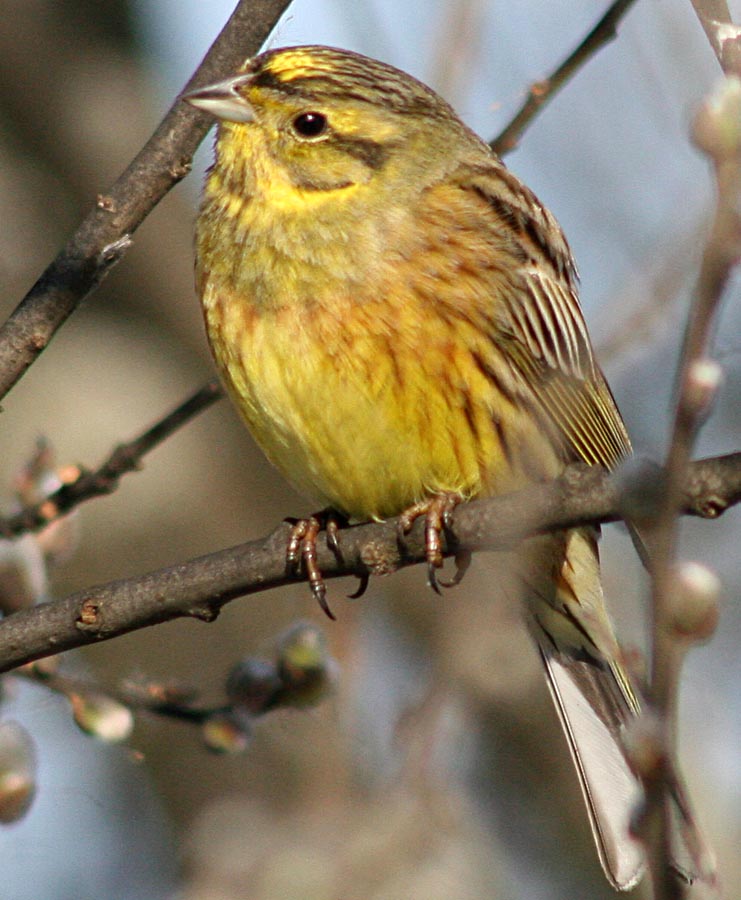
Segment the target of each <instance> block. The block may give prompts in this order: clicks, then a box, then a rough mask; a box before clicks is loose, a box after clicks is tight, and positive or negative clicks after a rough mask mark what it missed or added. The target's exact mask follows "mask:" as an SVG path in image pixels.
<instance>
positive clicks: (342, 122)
mask: <svg viewBox="0 0 741 900" xmlns="http://www.w3.org/2000/svg"><path fill="white" fill-rule="evenodd" d="M185 99H186V100H187V101H188V102H189V103H191V104H192V105H194V106H196V107H197V108H199V109H201V110H205V111H206V112H208V113H210V114H211V115H212V116H213V117H215V118H216V119H217V120H218V132H217V137H216V141H215V156H214V163H213V165H212V167H211V168H210V170H209V172H208V174H207V176H206V181H205V186H204V190H203V198H202V203H201V207H200V212H199V214H198V219H197V224H196V242H195V246H196V251H195V256H196V266H195V268H196V285H197V292H198V295H199V297H200V300H201V304H202V308H203V313H204V319H205V327H206V332H207V335H208V340H209V343H210V347H211V351H212V354H213V357H214V360H215V362H216V365H217V368H218V370H219V372H220V375H221V378H222V380H223V381H224V383H225V385H226V387H227V390H228V393H229V394H230V396H231V398H232V400H233V402H234V404H235V406H236V408H237V410H238V411H239V413H240V414H241V416H242V418H243V419H244V420H245V422H246V424H247V426H248V428H249V430H250V432H251V433H252V435H253V437H254V439H255V441H256V442H257V444H258V445H259V446H260V447H261V448H262V450H263V451H264V453H265V455H266V456H267V458H268V459H269V460H270V461H271V462H272V463H273V464H274V465H275V466H276V467H277V469H278V470H279V471H280V472H281V473H282V474H283V475H284V476H285V478H286V479H287V480H288V481H289V482H290V483H291V484H292V485H293V486H294V487H295V488H296V489H297V490H298V491H299V492H301V493H303V494H304V495H306V496H307V497H308V498H310V499H311V500H312V502H315V503H316V504H317V508H321V510H322V513H321V514H320V515H317V516H313V517H309V518H307V519H304V520H300V522H299V523H298V524H297V526H296V528H295V530H294V532H293V535H292V546H291V548H290V549H289V556H291V557H292V558H294V559H295V555H296V553H297V552H298V553H299V555H303V557H304V561H305V563H306V566H307V569H308V570H309V576H310V580H311V581H312V585H313V588H314V590H315V593H316V594H317V596H318V597H319V599H320V600H322V601H323V583H322V580H321V573H319V572H318V571H317V570H316V561H315V557H314V556H313V544H314V541H315V539H316V535H317V533H318V531H319V529H320V528H321V527H322V526H325V525H326V526H327V528H328V533H329V537H330V538H331V539H332V540H333V541H336V540H337V530H336V528H337V524H338V523H340V524H341V522H342V521H345V520H347V521H349V520H353V521H355V520H357V521H366V520H376V521H383V520H386V519H389V518H392V517H397V516H400V517H401V520H400V521H401V522H402V523H403V527H405V528H406V527H408V526H409V525H410V523H411V522H412V521H414V519H416V518H418V517H419V516H422V517H424V518H425V523H426V539H427V556H428V564H429V567H430V571H431V576H432V579H433V581H434V572H435V569H437V568H438V567H439V566H440V565H441V562H442V559H441V554H440V540H439V538H440V531H441V529H444V527H445V525H446V524H447V523H449V522H450V521H451V518H452V516H453V514H454V513H453V511H454V508H455V506H456V504H457V503H460V502H463V501H465V500H468V499H471V498H478V497H489V496H495V495H499V494H503V493H506V492H510V491H515V490H517V489H519V488H521V487H524V486H526V485H528V484H532V483H534V482H539V481H544V480H548V479H551V478H554V477H557V476H558V475H559V474H560V473H562V472H563V471H564V469H565V467H566V466H568V465H569V464H570V463H573V462H582V463H585V464H587V465H598V466H603V467H605V468H607V469H608V470H612V469H615V468H616V467H617V466H618V465H619V464H620V463H621V462H622V461H623V460H625V459H626V458H628V457H629V456H630V455H631V453H632V448H631V443H630V439H629V437H628V433H627V431H626V428H625V425H624V424H623V420H622V418H621V415H620V413H619V411H618V408H617V406H616V403H615V400H614V398H613V395H612V393H611V391H610V388H609V387H608V384H607V382H606V380H605V378H604V376H603V374H602V372H601V370H600V368H599V366H598V364H597V361H596V360H595V355H594V352H593V349H592V345H591V342H590V338H589V335H588V332H587V327H586V324H585V320H584V316H583V314H582V310H581V307H580V303H579V299H578V275H577V269H576V265H575V262H574V259H573V255H572V253H571V250H570V248H569V245H568V243H567V240H566V238H565V236H564V234H563V231H562V230H561V227H560V226H559V224H558V222H557V221H556V219H555V217H554V216H553V215H552V213H551V212H549V210H548V209H547V208H546V207H545V206H544V205H543V204H542V203H541V202H540V201H539V200H538V198H537V197H536V196H535V194H534V193H533V192H532V191H531V190H530V189H529V188H528V187H526V186H525V185H524V184H523V183H522V182H521V181H520V180H519V179H518V178H517V177H516V176H515V175H514V174H513V173H512V172H511V171H510V170H509V169H508V168H507V167H506V166H505V165H504V163H503V162H502V161H501V159H500V158H499V157H498V156H497V155H496V154H495V153H494V152H493V151H492V150H491V149H490V147H489V146H488V144H487V143H486V142H485V141H483V140H482V139H481V138H479V137H478V136H477V135H476V134H475V133H474V132H473V131H472V130H471V129H470V128H468V127H467V126H466V125H465V124H464V123H463V122H462V121H461V119H460V118H459V117H458V116H457V115H456V113H455V112H454V110H453V109H452V107H451V106H450V105H449V104H448V103H447V102H446V101H445V100H443V99H442V98H441V97H440V96H439V95H438V94H436V93H435V92H434V91H433V90H431V89H430V88H429V87H427V86H426V85H424V84H422V83H421V82H420V81H418V80H416V79H415V78H413V77H412V76H410V75H408V74H406V73H405V72H402V71H401V70H399V69H396V68H394V67H392V66H390V65H388V64H386V63H383V62H380V61H378V60H374V59H371V58H369V57H365V56H362V55H360V54H357V53H354V52H350V51H346V50H340V49H336V48H331V47H323V46H311V45H307V46H297V47H288V48H278V49H271V50H268V51H266V52H264V53H262V54H259V55H257V56H255V57H251V58H249V59H247V60H246V61H245V62H244V64H243V65H242V66H241V67H240V68H239V69H238V71H237V72H236V73H234V74H233V75H230V76H229V77H227V78H225V79H223V80H220V81H218V82H216V83H214V84H210V85H206V86H204V87H201V88H198V89H196V90H194V91H192V92H190V93H189V94H188V95H186V97H185ZM597 541H598V531H597V529H596V528H591V527H579V528H572V529H570V530H567V531H565V532H563V533H558V534H554V535H546V536H540V537H535V538H532V539H530V540H529V541H526V542H525V543H524V544H523V552H522V554H521V568H522V581H523V585H524V599H523V612H524V616H525V619H526V622H527V625H528V627H529V630H530V632H531V634H532V635H533V637H534V639H535V643H536V646H537V649H538V652H539V655H540V657H541V659H542V662H543V666H544V672H545V675H546V680H547V683H548V686H549V688H550V692H551V695H552V697H553V700H554V703H555V706H556V709H557V712H558V715H559V717H560V721H561V724H562V726H563V730H564V733H565V735H566V738H567V741H568V744H569V747H570V750H571V754H572V757H573V759H574V762H575V765H576V770H577V774H578V777H579V781H580V784H581V788H582V791H583V794H584V797H585V800H586V805H587V810H588V814H589V820H590V824H591V827H592V832H593V835H594V838H595V843H596V847H597V851H598V855H599V859H600V862H601V864H602V867H603V869H604V872H605V875H606V877H607V879H608V880H609V882H610V884H611V885H613V887H615V888H617V889H620V890H627V889H629V888H631V887H632V886H633V885H634V884H636V883H637V882H638V880H639V879H640V877H641V874H642V872H643V869H644V858H643V851H642V848H641V846H640V845H639V843H638V842H637V841H636V840H634V839H633V837H632V836H631V834H630V822H631V816H632V815H633V813H634V810H635V807H636V804H637V803H638V802H639V800H640V797H641V785H640V783H639V781H638V779H637V778H636V776H635V775H634V774H633V772H632V771H631V768H630V765H629V764H628V762H627V760H626V754H625V752H624V749H623V740H622V736H623V733H624V730H625V729H626V727H628V725H629V724H630V722H631V721H632V720H633V719H634V718H635V717H636V716H637V715H638V713H639V710H640V701H639V697H638V694H637V691H636V689H635V687H634V686H633V684H632V683H631V679H630V677H629V676H628V674H627V671H626V668H625V665H624V662H623V660H622V656H621V651H620V648H619V645H618V642H617V639H616V637H615V633H614V630H613V627H612V624H611V622H610V618H609V616H608V613H607V611H606V607H605V602H604V598H603V591H602V586H601V579H600V567H599V556H598V544H597ZM297 548H298V549H297Z"/></svg>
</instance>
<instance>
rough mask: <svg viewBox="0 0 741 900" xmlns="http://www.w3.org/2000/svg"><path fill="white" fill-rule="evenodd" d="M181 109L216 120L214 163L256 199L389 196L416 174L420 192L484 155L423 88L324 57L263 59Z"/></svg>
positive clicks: (342, 54)
mask: <svg viewBox="0 0 741 900" xmlns="http://www.w3.org/2000/svg"><path fill="white" fill-rule="evenodd" d="M186 99H187V100H188V101H189V102H190V103H192V104H194V105H195V106H198V107H200V108H202V109H204V110H207V111H208V112H210V113H211V114H212V115H215V116H216V117H218V118H219V119H220V120H221V122H220V130H219V137H218V141H217V154H218V159H219V161H220V162H221V163H222V164H225V165H227V166H229V168H230V169H231V170H232V171H233V172H234V174H235V176H236V177H237V178H238V179H239V183H240V186H241V189H242V190H243V191H244V190H247V191H250V190H252V191H254V192H260V190H261V182H262V181H263V180H265V181H266V183H268V182H269V187H270V191H271V194H272V196H275V188H276V182H277V181H280V182H283V183H284V185H285V186H286V187H287V186H289V185H290V186H292V187H293V188H295V189H297V190H299V191H301V192H304V191H343V190H347V189H351V188H352V187H353V186H357V185H363V184H368V183H370V182H371V181H375V182H377V183H382V184H383V185H384V186H385V188H386V189H388V190H393V189H394V188H395V187H399V186H402V185H405V184H408V183H409V173H410V172H412V171H413V172H414V175H415V177H414V183H415V184H416V185H418V184H419V177H420V173H425V174H426V177H429V179H430V180H436V179H438V178H439V177H441V175H443V174H444V173H445V171H446V170H447V169H448V168H450V166H451V161H453V162H455V161H456V160H459V159H460V154H461V153H465V151H466V149H468V150H473V148H476V149H475V150H474V152H477V153H479V154H480V153H481V149H482V143H481V141H480V140H479V138H477V137H476V136H475V135H474V134H473V133H472V132H471V131H469V129H467V128H466V127H465V126H464V125H463V124H462V123H461V122H460V120H459V119H458V117H457V116H456V114H455V113H454V112H453V110H452V109H451V107H450V106H449V105H448V104H447V103H446V102H445V101H444V100H442V99H441V98H440V97H439V96H438V95H437V94H435V93H434V91H432V90H430V89H429V88H428V87H426V86H425V85H423V84H422V83H421V82H419V81H417V80H416V79H414V78H412V77H411V76H410V75H407V74H406V73H404V72H401V71H399V70H398V69H395V68H393V67H391V66H388V65H385V64H384V63H381V62H378V61H376V60H373V59H369V58H367V57H363V56H360V55H359V54H355V53H349V52H347V51H342V50H335V49H332V48H329V47H319V46H306V47H294V48H288V49H282V50H273V51H270V52H268V53H263V54H261V55H260V56H256V57H254V58H253V59H250V60H247V62H246V63H245V64H244V65H243V66H242V68H241V70H240V72H239V73H238V74H237V75H236V76H235V77H232V78H229V79H226V80H225V81H222V82H219V83H217V84H214V85H211V86H210V87H207V88H203V89H201V90H198V91H195V92H193V93H191V94H189V95H188V96H187V98H186ZM246 159H249V160H250V165H249V166H245V165H244V161H245V160H246ZM255 160H258V165H257V166H255ZM240 161H241V162H242V164H240ZM379 175H380V176H381V177H377V176H379Z"/></svg>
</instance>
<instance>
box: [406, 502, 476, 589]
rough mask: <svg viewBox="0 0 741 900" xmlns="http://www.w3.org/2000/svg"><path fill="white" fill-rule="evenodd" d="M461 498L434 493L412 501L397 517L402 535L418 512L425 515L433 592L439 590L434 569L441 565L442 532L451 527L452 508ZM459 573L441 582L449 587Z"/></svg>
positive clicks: (429, 579)
mask: <svg viewBox="0 0 741 900" xmlns="http://www.w3.org/2000/svg"><path fill="white" fill-rule="evenodd" d="M462 499H463V498H462V497H461V495H460V494H454V493H450V492H448V493H442V494H435V496H434V497H430V498H429V499H428V500H423V501H421V502H420V503H415V504H414V506H410V507H409V509H407V510H405V511H404V512H403V513H402V514H401V516H400V517H399V532H400V533H401V535H405V534H407V533H408V532H409V531H410V529H411V527H412V525H414V522H415V520H416V519H418V518H420V516H424V517H425V556H426V558H427V583H428V584H429V586H430V587H431V588H432V590H433V591H435V593H436V594H439V593H440V588H439V586H438V579H437V569H441V568H442V565H443V548H442V539H441V538H442V533H443V531H446V530H448V529H450V528H451V527H452V525H453V511H454V510H455V508H456V506H457V505H458V504H459V503H460V502H461V500H462ZM456 562H457V558H456ZM459 568H460V567H459ZM467 568H468V565H465V566H464V568H463V572H465V569H467ZM462 577H463V574H461V575H460V577H459V574H458V571H456V574H455V575H454V576H453V579H452V581H451V582H450V583H449V584H447V583H446V582H440V583H441V584H442V585H443V586H444V587H449V586H451V587H452V585H454V584H458V582H459V581H460V579H461V578H462Z"/></svg>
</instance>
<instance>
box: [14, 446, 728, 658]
mask: <svg viewBox="0 0 741 900" xmlns="http://www.w3.org/2000/svg"><path fill="white" fill-rule="evenodd" d="M656 480H657V478H656V477H655V476H654V477H652V481H654V482H655V481H656ZM618 482H619V479H615V478H613V477H610V476H609V475H608V474H607V473H606V472H604V471H603V470H601V469H599V468H597V467H591V468H590V467H584V466H574V467H571V468H570V469H568V470H567V471H566V472H565V473H564V475H563V476H562V477H561V478H559V479H557V480H555V481H553V482H551V483H548V484H540V485H533V486H532V487H530V488H527V489H526V490H523V491H520V492H518V493H515V494H510V495H507V496H502V497H495V498H490V499H486V500H477V501H473V502H471V503H468V504H463V505H461V506H460V507H458V509H457V510H456V512H455V526H454V529H453V534H452V535H451V536H450V540H449V541H447V542H446V548H445V552H446V555H451V553H453V552H454V551H455V550H456V549H463V548H465V549H468V550H472V551H477V550H497V549H504V548H507V547H512V546H513V545H515V544H516V543H517V542H518V541H520V540H521V539H522V538H523V537H525V536H527V535H528V534H534V533H541V532H545V531H553V530H558V529H560V528H566V527H572V526H575V525H579V524H585V523H596V522H609V521H615V520H617V519H619V518H621V512H620V510H621V498H622V496H623V489H622V488H621V487H620V485H619V484H618ZM684 487H685V499H684V504H683V505H684V510H685V512H687V513H688V514H691V515H699V516H703V517H710V518H715V517H716V516H718V515H720V513H721V512H723V511H724V510H725V509H726V508H727V507H728V506H731V505H733V504H735V503H738V502H739V501H741V452H740V453H735V454H731V455H729V456H723V457H718V458H716V459H708V460H702V461H699V462H695V463H693V464H692V466H691V468H690V471H689V473H688V476H687V480H686V483H685V486H684ZM288 530H289V526H288V525H287V524H286V523H283V524H282V525H280V526H279V527H278V528H277V529H276V530H275V531H274V532H273V533H272V534H270V535H268V536H267V537H265V538H263V539H261V540H257V541H251V542H249V543H246V544H241V545H239V546H237V547H231V548H229V549H227V550H221V551H219V552H217V553H212V554H209V555H207V556H203V557H200V558H198V559H193V560H190V561H189V562H185V563H181V564H178V565H175V566H171V567H169V568H166V569H160V570H158V571H155V572H150V573H148V574H146V575H140V576H137V577H134V578H128V579H124V580H121V581H115V582H109V583H108V584H103V585H99V586H97V587H92V588H86V589H85V590H82V591H78V592H77V593H75V594H72V595H70V596H69V597H66V598H65V599H62V600H57V601H54V602H51V603H45V604H41V605H39V606H36V607H33V608H31V609H26V610H22V611H20V612H17V613H14V614H13V615H10V616H8V617H7V618H6V619H4V620H3V621H2V622H0V672H3V671H8V670H10V669H13V668H15V667H17V666H19V665H22V664H24V663H28V662H32V661H33V660H36V659H40V658H42V657H44V656H49V655H52V654H54V653H59V652H61V651H63V650H70V649H72V648H74V647H80V646H83V645H85V644H91V643H96V642H98V641H101V640H109V639H110V638H113V637H116V636H118V635H120V634H126V633H127V632H130V631H135V630H136V629H139V628H144V627H146V626H148V625H156V624H158V623H160V622H166V621H169V620H171V619H176V618H181V617H185V616H191V617H193V618H197V619H201V620H203V621H206V622H210V621H212V620H213V619H215V618H216V616H217V615H218V613H219V610H220V609H221V607H222V606H223V605H224V604H225V603H227V602H229V601H230V600H233V599H235V598H236V597H240V596H245V595H247V594H254V593H258V592H260V591H264V590H267V589H269V588H273V587H279V586H281V585H285V584H288V583H291V582H295V581H297V580H303V578H296V577H293V576H290V575H287V574H286V544H287V540H288ZM423 531H424V525H423V523H422V522H419V523H418V524H417V526H415V527H414V528H413V529H412V531H411V533H410V534H409V535H408V537H406V538H405V539H404V541H403V544H402V543H400V541H399V538H398V529H397V523H396V521H395V520H391V521H389V522H384V523H371V524H367V525H359V526H354V527H351V528H348V529H346V530H343V531H342V532H341V550H342V560H341V561H340V560H338V559H337V558H336V557H335V555H334V553H333V552H332V550H331V549H330V548H329V547H327V545H326V543H325V542H324V540H321V541H320V542H319V546H318V548H317V549H318V560H319V565H320V567H321V569H322V572H323V573H324V575H325V577H326V578H336V577H339V576H342V575H356V576H363V575H366V574H372V575H382V574H388V573H390V572H393V571H395V570H397V569H399V568H401V567H403V566H408V565H412V564H414V563H419V562H423V561H424V560H425V543H424V534H423Z"/></svg>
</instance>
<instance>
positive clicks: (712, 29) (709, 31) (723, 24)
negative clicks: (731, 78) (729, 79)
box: [691, 0, 741, 77]
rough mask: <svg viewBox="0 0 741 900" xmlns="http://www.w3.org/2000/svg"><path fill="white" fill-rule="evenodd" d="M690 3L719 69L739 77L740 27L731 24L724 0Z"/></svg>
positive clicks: (703, 0) (700, 0)
mask: <svg viewBox="0 0 741 900" xmlns="http://www.w3.org/2000/svg"><path fill="white" fill-rule="evenodd" d="M691 2H692V6H693V7H694V10H695V12H696V13H697V18H698V19H699V20H700V24H701V25H702V27H703V30H704V32H705V34H706V35H707V39H708V40H709V41H710V46H711V47H712V48H713V52H714V53H715V55H716V57H717V58H718V62H719V63H720V67H721V69H723V71H724V72H725V73H726V75H732V74H736V75H738V76H739V77H741V25H735V24H734V23H733V21H732V19H731V13H730V10H729V9H728V4H727V3H726V0H691Z"/></svg>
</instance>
